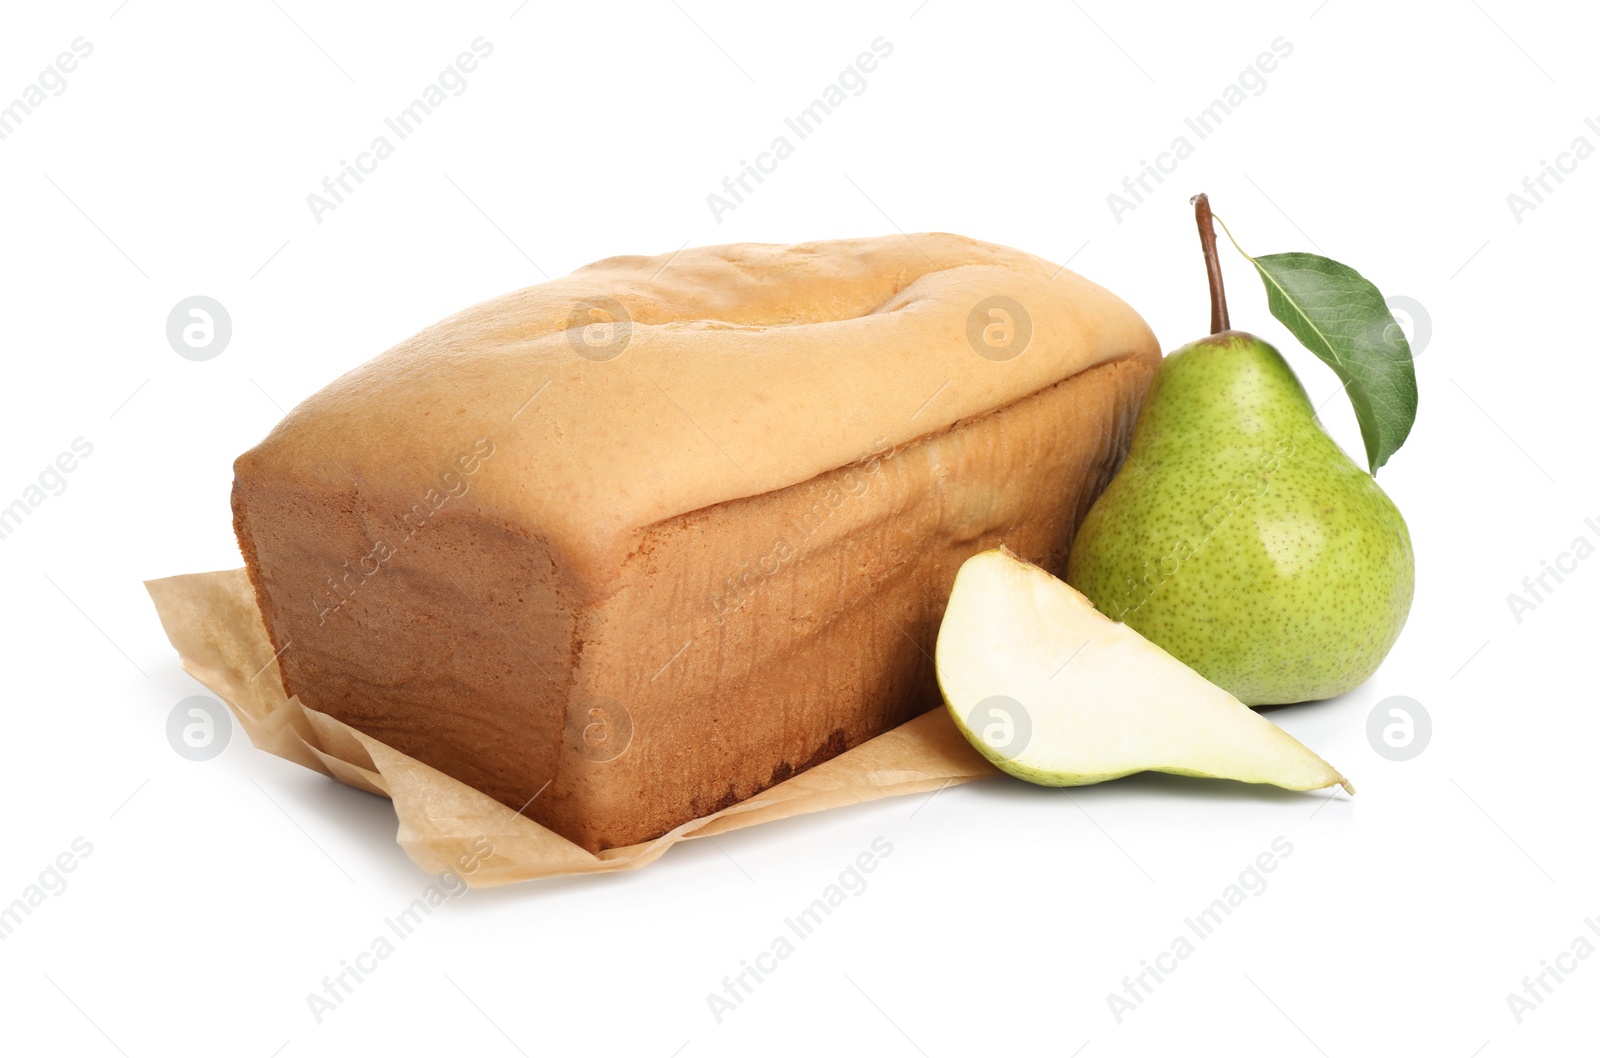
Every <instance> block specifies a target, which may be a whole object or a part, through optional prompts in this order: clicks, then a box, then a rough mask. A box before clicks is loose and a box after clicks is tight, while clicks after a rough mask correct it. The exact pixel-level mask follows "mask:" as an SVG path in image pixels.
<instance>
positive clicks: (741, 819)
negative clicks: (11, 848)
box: [145, 569, 1000, 888]
mask: <svg viewBox="0 0 1600 1058" xmlns="http://www.w3.org/2000/svg"><path fill="white" fill-rule="evenodd" d="M145 588H146V589H147V590H148V591H149V592H150V597H151V599H153V600H154V601H155V605H156V612H157V613H158V614H159V615H160V617H161V624H162V627H163V628H165V629H166V633H167V638H168V639H169V640H171V642H172V645H173V646H174V647H175V648H176V649H177V651H178V656H179V658H180V659H181V660H182V662H183V667H184V669H185V670H186V671H188V672H189V674H190V675H192V676H193V677H194V678H195V679H197V680H199V681H200V682H201V683H203V684H205V685H206V686H207V687H208V688H210V689H211V690H212V691H213V692H214V693H215V694H217V695H218V696H219V697H220V698H221V699H222V700H223V701H224V702H226V703H227V704H228V707H229V708H230V709H231V710H232V711H233V715H234V716H235V717H237V718H238V721H239V724H240V726H242V727H243V728H244V729H245V732H246V733H247V734H248V735H249V736H250V741H251V742H252V743H254V744H255V746H256V747H257V748H258V749H264V750H266V751H267V752H268V753H273V754H276V755H277V756H280V757H282V758H284V759H285V760H291V761H294V762H295V763H296V764H300V765H303V766H305V767H307V768H310V769H312V770H313V771H320V772H322V773H323V774H324V775H328V776H331V777H332V778H335V779H337V780H339V781H340V782H342V783H345V784H347V785H349V786H354V787H356V788H357V789H361V790H366V791H368V792H370V793H376V794H382V795H383V796H385V797H388V798H389V799H390V800H391V801H392V802H393V803H394V810H395V815H396V816H397V817H398V818H399V822H400V828H399V833H398V835H397V837H398V840H399V842H400V845H401V847H402V848H404V849H405V851H406V854H407V855H408V856H410V857H411V859H412V860H413V861H415V862H416V864H417V865H418V866H419V867H421V868H423V869H424V870H426V871H428V872H430V873H434V874H442V873H444V872H447V871H451V872H455V871H457V870H458V864H461V863H467V862H473V861H476V868H475V869H474V870H472V871H470V872H469V873H465V874H463V875H462V877H463V880H464V881H466V883H467V884H468V885H470V886H472V887H473V888H488V887H492V886H498V885H507V884H510V883H512V882H523V881H529V880H531V879H534V878H549V877H554V876H556V875H563V874H586V873H592V872H599V871H624V870H630V869H632V868H635V867H643V866H644V865H645V864H647V863H652V862H654V861H655V860H656V859H658V858H659V857H660V856H661V854H662V853H664V852H666V851H667V849H669V848H671V847H672V846H673V845H675V844H677V843H678V842H680V841H684V840H687V839H689V838H700V837H711V836H715V835H717V834H725V833H727V832H728V831H730V830H738V829H740V828H742V827H749V826H755V825H757V824H759V823H768V822H772V821H773V820H778V819H787V818H788V817H790V816H797V815H804V814H806V813H808V812H820V811H822V810H824V809H828V808H837V807H840V806H843V805H852V804H860V803H861V802H863V801H875V800H877V799H879V798H881V797H897V796H900V795H902V794H913V793H926V792H930V791H934V790H939V789H942V788H943V787H945V786H949V785H952V784H954V783H960V782H969V781H971V780H973V779H986V778H989V777H991V776H995V775H998V774H1000V773H999V771H998V770H997V769H996V768H995V767H994V766H993V765H992V764H990V763H989V762H988V761H986V760H984V759H983V758H982V757H981V756H979V754H978V753H977V752H976V751H975V750H973V748H972V747H971V746H970V745H969V744H968V743H967V741H966V739H965V738H964V737H962V735H961V733H960V732H959V731H957V730H956V727H955V724H954V723H953V722H952V721H951V720H950V717H949V715H948V714H947V713H946V711H945V710H943V709H935V710H933V711H932V712H928V713H924V714H923V715H921V716H919V717H917V718H916V719H914V720H910V721H908V722H907V723H905V724H902V725H901V726H900V727H897V728H895V729H894V730H893V731H888V732H885V733H884V734H882V735H879V736H878V737H877V738H874V739H872V740H870V741H868V742H865V743H863V744H861V745H859V746H857V747H855V748H854V749H850V750H846V751H845V752H844V753H842V754H840V755H839V756H837V757H835V758H833V759H832V760H829V761H826V762H824V763H822V764H819V765H817V766H816V767H814V768H811V769H809V770H807V771H804V772H801V773H800V774H799V775H796V776H794V777H793V778H791V779H788V780H786V781H784V782H782V783H779V784H778V785H777V786H774V787H772V788H771V789H769V790H765V791H763V792H761V793H759V794H757V795H755V796H754V797H751V798H750V799H748V800H746V801H741V802H740V803H738V804H736V805H732V806H730V807H728V808H724V809H723V810H722V811H720V812H714V813H712V814H711V815H708V816H703V817H701V818H699V819H695V820H691V821H690V822H687V823H684V824H682V825H681V826H679V827H677V828H675V829H673V830H671V831H669V832H668V833H666V834H663V835H661V836H660V837H658V838H655V839H653V840H651V841H645V842H640V843H639V844H637V845H628V846H625V847H622V848H615V849H606V850H604V851H602V852H600V853H591V852H589V851H588V850H586V849H583V848H580V847H579V846H577V845H574V844H573V843H572V842H570V841H568V840H567V839H566V838H563V837H561V836H560V835H559V834H556V833H555V832H554V831H551V830H547V829H545V828H544V827H542V826H540V825H539V824H538V823H535V822H534V821H533V820H531V819H528V818H527V817H526V816H522V815H519V814H518V813H516V812H513V811H512V810H511V809H509V808H507V807H506V806H505V805H502V804H501V803H500V802H498V801H496V800H494V799H493V798H491V797H489V796H487V795H486V794H482V793H479V792H478V791H477V790H475V789H473V788H472V787H470V786H468V785H466V784H465V783H463V782H460V781H459V780H457V779H453V778H451V777H450V776H448V775H446V774H444V773H443V772H441V771H437V770H435V769H434V768H430V767H429V766H428V765H426V764H423V763H422V762H421V761H418V760H415V759H413V758H412V757H409V756H407V755H406V754H404V753H401V752H399V751H398V750H395V749H392V748H390V747H389V746H386V745H384V744H383V743H382V742H379V741H378V740H377V739H374V738H370V737H369V736H367V735H364V734H362V733H361V732H360V731H357V730H356V729H355V728H353V727H350V726H348V725H347V724H344V723H341V722H340V721H338V720H335V719H334V718H333V717H331V716H328V715H327V714H325V713H319V712H317V711H316V710H314V709H308V708H306V707H305V706H304V705H302V704H301V703H300V700H299V699H298V698H288V697H285V695H284V692H283V683H282V681H281V680H280V679H279V677H278V672H277V659H276V658H275V657H274V655H273V652H272V645H271V642H270V641H269V640H268V638H267V632H266V629H265V627H263V625H262V623H261V615H260V612H259V611H258V610H257V609H256V601H255V594H254V591H253V590H252V588H251V586H250V581H249V579H248V578H247V577H246V575H245V571H244V570H242V569H235V570H228V571H225V572H218V573H193V574H187V575H184V576H178V577H168V578H165V579H163V580H152V581H148V582H146V584H145ZM486 848H487V849H492V852H491V853H489V854H488V855H484V850H485V849H486Z"/></svg>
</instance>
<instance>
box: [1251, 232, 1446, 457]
mask: <svg viewBox="0 0 1600 1058" xmlns="http://www.w3.org/2000/svg"><path fill="white" fill-rule="evenodd" d="M1234 245H1235V246H1237V245H1238V244H1237V243H1235V244H1234ZM1240 252H1241V253H1243V251H1242V250H1241V251H1240ZM1245 256H1246V257H1250V255H1249V254H1245ZM1250 263H1251V264H1253V265H1255V266H1256V271H1257V272H1259V273H1261V282H1262V283H1263V284H1265V286H1266V288H1267V307H1268V309H1270V310H1271V311H1272V314H1273V315H1274V316H1276V317H1277V318H1278V320H1279V322H1281V323H1282V324H1283V325H1284V326H1285V327H1287V328H1289V330H1290V332H1292V333H1293V334H1294V336H1295V337H1296V338H1298V339H1300V344H1302V345H1304V346H1305V347H1306V348H1307V349H1310V350H1311V351H1312V352H1313V353H1315V354H1316V355H1317V358H1318V359H1320V360H1321V361H1322V362H1323V363H1325V364H1327V365H1328V366H1329V367H1331V368H1333V371H1334V374H1336V375H1338V376H1339V378H1340V380H1341V381H1343V382H1344V388H1345V392H1346V393H1347V394H1349V397H1350V403H1352V404H1354V405H1355V410H1356V420H1357V421H1358V422H1359V423H1360V424H1361V439H1362V441H1364V442H1365V443H1366V447H1367V463H1368V465H1369V467H1370V469H1371V471H1372V473H1373V474H1376V473H1377V472H1378V468H1379V467H1381V466H1383V464H1385V463H1387V462H1388V461H1389V457H1390V456H1392V455H1394V454H1395V452H1396V451H1397V450H1399V448H1400V446H1401V445H1402V444H1403V443H1405V439H1406V435H1407V434H1409V433H1410V432H1411V423H1412V421H1413V420H1414V419H1416V417H1417V375H1416V368H1415V365H1414V364H1413V363H1412V360H1411V345H1410V343H1409V342H1407V341H1406V336H1405V332H1404V331H1402V330H1401V329H1400V325H1399V324H1398V323H1396V322H1395V318H1394V314H1393V313H1391V312H1390V311H1389V307H1388V306H1387V305H1386V304H1384V300H1383V295H1382V294H1381V293H1379V292H1378V288H1377V287H1375V286H1373V285H1372V284H1371V283H1370V282H1368V281H1367V280H1366V279H1365V278H1363V277H1362V275H1361V273H1359V272H1357V271H1356V270H1355V269H1354V268H1351V267H1350V266H1348V265H1343V264H1340V263H1339V262H1338V261H1334V260H1330V259H1329V258H1326V257H1319V256H1317V255H1316V254H1311V253H1275V254H1267V255H1266V256H1263V257H1250Z"/></svg>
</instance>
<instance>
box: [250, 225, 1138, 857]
mask: <svg viewBox="0 0 1600 1058" xmlns="http://www.w3.org/2000/svg"><path fill="white" fill-rule="evenodd" d="M913 239H914V241H913ZM913 239H906V238H903V237H899V236H896V237H893V238H890V239H876V240H870V239H869V240H853V241H849V242H842V243H823V244H812V245H810V246H802V247H788V248H783V247H768V246H735V247H717V248H710V249H707V250H703V251H685V252H684V253H683V254H681V255H679V256H678V258H676V259H673V260H669V259H667V258H616V259H612V260H610V261H604V262H600V263H599V264H597V265H592V266H590V267H589V268H587V269H582V270H580V271H579V272H577V273H574V275H573V276H570V277H568V278H567V279H564V280H560V281H557V282H555V283H550V284H545V285H544V286H541V287H535V288H531V289H530V290H526V291H521V292H518V293H517V294H513V295H508V296H507V297H505V298H501V299H498V300H496V301H493V302H489V303H486V304H485V305H480V306H478V307H476V308H474V309H470V310H468V311H467V312H464V313H461V314H459V315H457V316H455V317H452V318H451V319H450V320H446V321H444V322H443V323H441V324H439V325H436V326H435V327H433V328H430V329H429V330H427V331H424V332H423V333H422V334H420V335H418V336H417V337H416V338H414V339H411V340H410V341H408V342H406V343H402V344H401V345H400V346H397V347H396V348H395V349H393V350H391V351H390V352H389V353H386V354H385V355H384V356H382V357H380V358H378V359H377V360H375V361H373V362H372V363H371V364H369V365H367V366H366V367H363V368H361V369H358V370H357V371H355V372H352V373H351V374H349V375H347V376H345V377H344V378H343V379H340V380H339V381H338V382H336V383H334V385H332V386H330V387H329V388H328V389H327V390H324V391H323V392H322V393H320V394H318V395H317V396H315V397H313V398H311V399H310V400H308V401H307V402H305V403H304V404H302V405H301V406H300V407H299V408H297V409H296V410H295V411H294V412H292V413H291V414H290V416H289V417H288V418H287V419H285V421H284V422H283V423H282V424H281V425H280V426H279V427H278V428H277V429H276V430H275V431H274V432H273V434H272V436H271V437H269V438H268V439H267V441H265V442H264V443H263V444H262V445H260V446H258V447H257V448H256V449H254V450H252V451H251V452H248V453H246V454H245V455H243V456H241V457H240V458H239V460H238V462H237V463H236V478H235V489H234V509H235V525H236V529H237V531H238V535H239V540H240V545H241V548H242V549H243V551H244V553H245V557H246V561H247V564H248V565H249V568H250V575H251V579H252V582H253V583H254V584H255V586H256V590H257V597H258V601H259V602H260V605H261V609H262V613H263V617H264V619H265V620H266V624H267V628H268V631H269V634H270V635H271V637H272V640H273V644H274V647H275V649H279V650H281V651H283V654H282V657H281V659H280V665H281V668H282V671H283V674H284V680H285V684H286V687H287V688H288V689H289V691H290V693H299V694H300V696H301V699H302V701H304V702H305V703H306V704H307V705H308V706H310V707H312V708H315V709H320V710H323V711H325V712H328V713H330V714H332V715H334V716H336V717H338V718H339V719H341V720H344V721H345V722H347V723H350V724H352V725H353V726H355V727H357V728H359V729H361V730H363V731H365V732H367V733H368V734H371V735H373V736H374V737H377V738H380V739H382V740H384V741H386V742H388V743H390V744H391V745H394V746H395V747H396V748H399V749H401V750H403V751H405V752H407V753H410V754H412V755H413V756H416V757H418V758H419V759H421V760H423V761H425V762H427V763H429V764H431V765H433V766H434V767H437V768H440V769H441V770H443V771H446V772H447V773H449V774H451V775H454V776H456V777H457V778H460V779H462V780H463V781H466V782H468V783H470V784H472V785H474V786H476V787H478V788H479V789H483V790H485V791H486V792H488V793H490V794H491V795H492V796H495V797H496V798H498V799H499V800H501V801H502V802H503V803H505V804H507V805H509V806H510V807H512V808H522V809H523V810H525V811H526V812H527V814H528V815H529V816H530V817H532V818H534V819H536V820H538V821H539V822H541V823H543V824H545V825H546V826H549V827H550V828H552V829H554V830H556V831H557V832H559V833H561V834H563V835H565V836H567V837H569V838H570V839H572V840H573V841H575V842H578V843H579V844H581V845H583V846H584V847H586V848H589V849H591V850H598V849H601V848H606V847H614V846H617V845H624V844H630V843H632V842H635V841H639V840H644V839H646V838H649V837H652V836H655V835H657V834H660V833H662V832H664V831H665V830H668V829H670V828H671V827H673V826H676V825H678V824H679V823H682V822H685V821H687V820H688V819H691V818H694V817H696V816H698V815H701V814H704V813H706V812H709V811H713V810H715V809H716V808H717V807H718V806H720V805H723V804H724V803H731V801H734V800H740V799H743V798H745V797H748V796H750V795H752V794H754V793H756V792H758V791H759V790H761V789H764V788H765V787H766V786H768V785H771V784H772V783H775V782H778V781H782V779H783V778H785V777H787V776H788V775H791V774H794V773H795V772H797V771H800V770H804V769H805V768H806V767H809V766H812V765H814V764H815V763H817V762H819V761H820V760H822V759H825V758H826V757H828V756H831V755H834V754H836V753H838V752H840V751H841V750H843V749H845V748H847V747H849V746H852V745H856V744H858V743H860V742H861V741H864V740H865V739H867V738H870V737H871V736H872V735H874V734H877V733H879V732H881V731H883V730H887V729H888V728H890V727H893V726H895V725H896V724H899V723H901V722H903V721H904V720H906V719H908V718H909V717H911V716H913V715H916V713H918V712H920V711H922V710H923V709H924V708H927V707H929V706H931V705H932V704H933V703H934V702H935V701H936V698H935V694H934V686H933V682H932V670H931V663H929V662H928V661H927V655H928V654H929V653H931V650H932V644H933V636H934V632H935V631H936V629H937V624H938V617H939V615H940V614H941V613H942V611H943V604H944V600H945V598H946V596H947V595H948V592H949V587H950V582H951V581H952V579H953V577H954V574H955V569H956V567H957V566H958V565H959V564H960V562H961V561H962V560H963V559H964V558H965V557H967V556H968V555H970V554H972V553H974V552H975V551H977V550H981V549H982V548H985V547H989V546H994V545H995V544H999V543H1005V544H1009V545H1010V546H1011V547H1012V548H1013V549H1015V550H1017V551H1019V552H1020V553H1022V554H1024V555H1025V556H1027V557H1029V558H1031V559H1033V560H1035V561H1039V562H1041V563H1042V564H1045V565H1046V566H1047V567H1055V568H1058V570H1059V567H1060V565H1061V564H1062V563H1064V560H1065V555H1066V549H1067V546H1068V545H1069V543H1070V540H1071V534H1072V532H1073V531H1074V529H1075V527H1076V525H1077V523H1078V521H1079V520H1081V518H1082V516H1083V515H1084V513H1085V512H1086V511H1087V508H1088V505H1089V503H1091V502H1092V501H1093V499H1094V497H1095V495H1097V494H1098V492H1099V491H1100V489H1101V488H1103V487H1104V484H1105V482H1106V481H1107V480H1109V477H1110V474H1111V473H1112V472H1113V470H1114V469H1115V467H1116V465H1117V463H1118V462H1119V460H1120V452H1121V450H1122V444H1123V443H1124V442H1125V440H1126V435H1127V432H1128V431H1129V430H1130V429H1131V426H1132V422H1133V418H1134V415H1135V414H1136V412H1137V409H1138V406H1139V403H1140V402H1141V400H1142V398H1143V394H1144V391H1145V389H1146V387H1147V386H1148V383H1149V380H1150V378H1151V376H1152V374H1153V371H1154V366H1155V364H1156V362H1157V360H1158V358H1159V354H1158V352H1157V348H1156V345H1155V340H1154V338H1153V336H1151V334H1150V332H1149V330H1148V328H1146V327H1145V326H1144V324H1143V322H1142V321H1141V320H1139V318H1138V316H1137V315H1136V314H1134V313H1133V312H1132V310H1131V309H1128V308H1127V307H1126V306H1125V305H1123V304H1122V303H1121V302H1120V301H1117V300H1116V299H1115V298H1114V297H1112V296H1111V295H1110V294H1108V293H1106V292H1105V291H1103V290H1101V289H1100V288H1099V287H1096V286H1094V285H1093V284H1090V283H1088V282H1087V281H1085V280H1082V279H1080V278H1078V277H1076V276H1073V275H1072V274H1071V273H1066V272H1061V273H1060V275H1059V276H1057V277H1056V278H1054V279H1052V278H1051V275H1052V273H1054V272H1055V271H1056V269H1055V267H1054V266H1052V265H1048V264H1047V263H1046V262H1043V261H1039V260H1038V259H1036V258H1032V257H1028V256H1027V255H1024V254H1020V253H1018V252H1017V251H1013V250H1006V249H1004V248H1001V247H993V246H988V245H986V244H982V243H975V242H972V241H971V240H966V239H960V238H958V237H956V236H915V237H913ZM924 251H925V252H926V255H927V256H924ZM929 258H932V259H933V260H932V263H930V260H929ZM993 296H1003V297H1008V298H1011V299H1013V300H1014V302H1017V303H1020V304H1021V305H1022V306H1023V307H1024V311H1025V312H1026V314H1027V315H1028V317H1030V319H1031V322H1032V326H1033V336H1032V340H1031V341H1030V342H1029V344H1028V347H1027V350H1026V352H1024V353H1023V354H1022V355H1021V356H1018V357H1016V358H1014V359H1010V360H1005V361H996V360H991V359H986V358H984V357H982V356H979V355H978V354H977V353H976V352H974V350H973V348H972V347H971V346H970V345H969V343H968V339H967V334H966V329H967V318H968V316H969V315H970V314H971V311H972V309H973V307H974V306H975V305H977V304H978V303H979V302H980V301H981V300H983V299H984V298H989V297H993ZM602 297H604V298H610V299H612V301H611V302H610V303H609V304H610V305H611V306H612V307H613V308H614V307H615V306H616V305H619V304H620V305H622V306H623V311H624V312H625V313H626V314H627V315H628V316H630V317H631V318H632V320H633V324H634V327H633V330H632V334H631V336H630V338H629V341H628V343H627V346H626V349H625V350H624V351H623V352H622V355H620V356H617V357H616V358H614V359H610V360H589V359H585V358H584V357H583V356H580V355H578V353H577V352H575V350H574V346H573V345H572V344H570V342H569V334H568V332H566V331H563V330H559V329H553V328H560V327H564V326H565V323H566V321H567V319H568V318H569V317H570V316H571V315H572V312H573V308H574V305H575V303H576V302H577V301H578V300H580V299H582V298H596V299H597V298H602ZM546 382H548V383H549V385H548V386H545V383H546ZM541 387H543V388H541ZM535 394H537V396H535ZM530 397H531V398H532V403H528V402H529V399H530ZM930 397H931V398H932V399H931V400H930ZM608 738H609V739H611V741H610V742H609V743H608V742H607V739H608ZM613 754H614V755H613ZM530 799H532V803H531V804H530V803H529V801H530Z"/></svg>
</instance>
